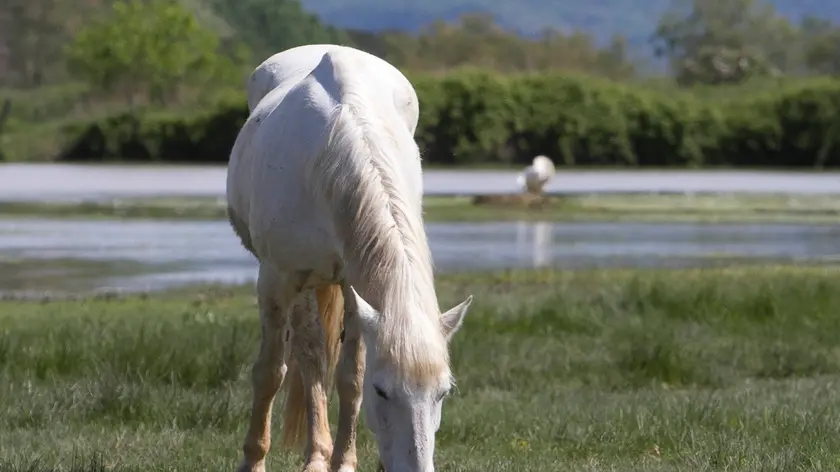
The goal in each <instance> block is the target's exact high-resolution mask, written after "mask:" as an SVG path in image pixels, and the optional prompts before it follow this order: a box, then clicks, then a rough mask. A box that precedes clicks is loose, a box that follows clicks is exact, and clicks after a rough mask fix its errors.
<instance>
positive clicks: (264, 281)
mask: <svg viewBox="0 0 840 472" xmlns="http://www.w3.org/2000/svg"><path fill="white" fill-rule="evenodd" d="M284 294H286V295H288V294H287V293H286V290H285V287H283V285H282V279H281V278H280V277H279V276H278V275H277V274H276V273H274V272H272V271H270V270H269V269H267V268H266V267H265V266H261V267H260V273H259V278H258V281H257V299H258V303H259V311H260V325H261V327H262V334H261V341H260V352H259V354H258V356H257V358H256V360H255V361H254V365H253V369H252V371H251V382H252V388H253V399H252V404H251V419H250V422H249V425H248V432H247V433H246V435H245V441H244V444H243V446H242V450H243V453H244V457H243V459H242V463H241V464H240V466H239V469H238V470H239V472H265V457H266V455H267V454H268V450H269V447H270V446H271V410H272V404H273V402H274V397H275V396H276V395H277V391H278V390H279V388H280V385H281V384H282V383H283V378H284V377H285V375H286V357H287V353H286V350H287V347H288V346H286V345H285V344H286V342H285V341H286V339H285V338H286V328H287V327H286V321H287V320H286V308H287V306H288V305H286V304H287V303H288V302H289V301H290V298H291V297H289V296H286V297H284V296H283V295H284ZM284 305H286V306H284Z"/></svg>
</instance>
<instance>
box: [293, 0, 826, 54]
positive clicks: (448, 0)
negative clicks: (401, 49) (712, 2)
mask: <svg viewBox="0 0 840 472" xmlns="http://www.w3.org/2000/svg"><path fill="white" fill-rule="evenodd" d="M302 3H303V6H304V8H306V9H307V10H309V11H311V12H313V13H315V14H317V15H318V16H319V17H320V18H321V19H322V20H323V21H325V22H326V23H328V24H331V25H334V26H338V27H341V28H353V29H361V30H367V31H381V30H388V29H397V30H403V31H417V30H419V29H420V28H422V27H423V26H425V25H428V24H429V23H431V22H433V21H434V20H438V19H440V20H445V21H450V20H454V19H455V18H457V17H458V16H460V15H461V14H463V13H464V12H471V11H482V12H487V13H491V14H493V15H494V16H495V17H496V20H497V21H498V22H499V23H500V24H502V25H504V26H505V27H507V28H510V29H512V30H515V31H517V32H519V33H521V34H525V35H529V34H533V33H537V32H539V31H540V30H541V29H543V28H545V27H554V28H558V29H561V30H564V31H573V30H582V31H584V32H587V33H589V34H591V35H593V36H595V37H596V38H597V39H598V40H600V41H606V40H608V39H609V38H610V37H611V36H612V35H614V34H623V35H625V36H626V37H627V38H628V42H629V43H630V45H632V46H634V47H635V48H636V49H639V50H645V49H647V45H648V38H649V37H650V35H651V34H652V32H653V31H654V29H655V27H656V23H657V21H658V20H659V18H660V16H661V15H662V13H663V12H664V11H665V10H666V9H667V8H668V5H670V2H669V0H422V1H417V0H302ZM773 4H774V5H775V6H776V8H777V9H778V10H779V12H780V13H782V14H783V15H785V16H787V17H788V18H790V19H791V20H793V21H794V22H798V21H799V20H800V19H801V18H802V17H803V16H807V15H814V16H819V17H820V18H824V19H831V20H833V21H835V22H837V23H840V1H838V0H773Z"/></svg>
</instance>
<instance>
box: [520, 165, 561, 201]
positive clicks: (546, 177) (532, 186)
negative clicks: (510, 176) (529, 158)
mask: <svg viewBox="0 0 840 472" xmlns="http://www.w3.org/2000/svg"><path fill="white" fill-rule="evenodd" d="M553 177H554V163H553V162H551V159H549V158H547V157H546V156H537V157H535V158H534V160H533V162H532V163H531V165H530V166H528V167H526V168H525V170H523V171H522V173H521V174H519V176H518V177H517V179H516V184H517V185H519V186H520V187H521V188H522V189H523V190H524V191H525V192H527V193H531V194H534V195H542V193H543V188H544V187H545V185H546V184H547V183H548V182H549V181H550V180H551V179H552V178H553Z"/></svg>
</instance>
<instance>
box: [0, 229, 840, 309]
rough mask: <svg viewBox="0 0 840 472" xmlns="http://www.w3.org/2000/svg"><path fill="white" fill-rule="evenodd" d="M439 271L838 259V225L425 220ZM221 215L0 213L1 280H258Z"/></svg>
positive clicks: (66, 284) (140, 284)
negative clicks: (96, 217)
mask: <svg viewBox="0 0 840 472" xmlns="http://www.w3.org/2000/svg"><path fill="white" fill-rule="evenodd" d="M427 230H428V232H429V238H430V241H431V246H432V253H433V256H434V259H435V265H436V267H437V269H438V270H439V271H440V272H450V271H469V270H486V269H505V268H533V267H548V266H554V267H558V268H587V267H687V266H708V265H712V264H728V263H733V262H738V263H743V262H763V261H831V260H835V259H837V258H838V256H840V226H827V225H813V226H811V225H793V224H748V225H739V224H709V223H702V224H691V223H673V224H672V223H662V224H656V223H516V222H505V223H429V224H427ZM255 273H256V263H255V261H254V259H253V258H252V257H251V256H250V255H249V254H248V253H247V252H246V251H245V250H244V249H242V247H241V246H240V245H239V242H238V240H237V239H236V238H235V236H234V235H233V233H232V231H231V229H230V227H229V226H228V223H227V222H225V221H195V222H189V221H177V222H173V221H138V220H127V221H113V220H110V221H84V220H82V221H79V220H35V219H20V220H0V291H2V292H5V293H9V292H34V293H43V292H87V291H103V290H107V291H110V290H119V291H123V290H127V291H128V290H130V291H135V290H156V289H163V288H168V287H172V286H177V285H182V284H189V283H206V282H222V283H237V282H244V281H248V280H253V278H254V277H255Z"/></svg>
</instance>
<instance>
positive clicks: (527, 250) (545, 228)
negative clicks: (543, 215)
mask: <svg viewBox="0 0 840 472" xmlns="http://www.w3.org/2000/svg"><path fill="white" fill-rule="evenodd" d="M553 228H554V225H553V224H552V223H548V222H545V221H539V222H536V223H529V222H525V221H519V222H517V223H516V251H517V253H518V254H520V255H521V257H522V258H523V259H526V258H528V257H529V256H530V258H531V267H533V268H542V267H548V266H550V265H551V247H552V242H553V237H552V229H553Z"/></svg>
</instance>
